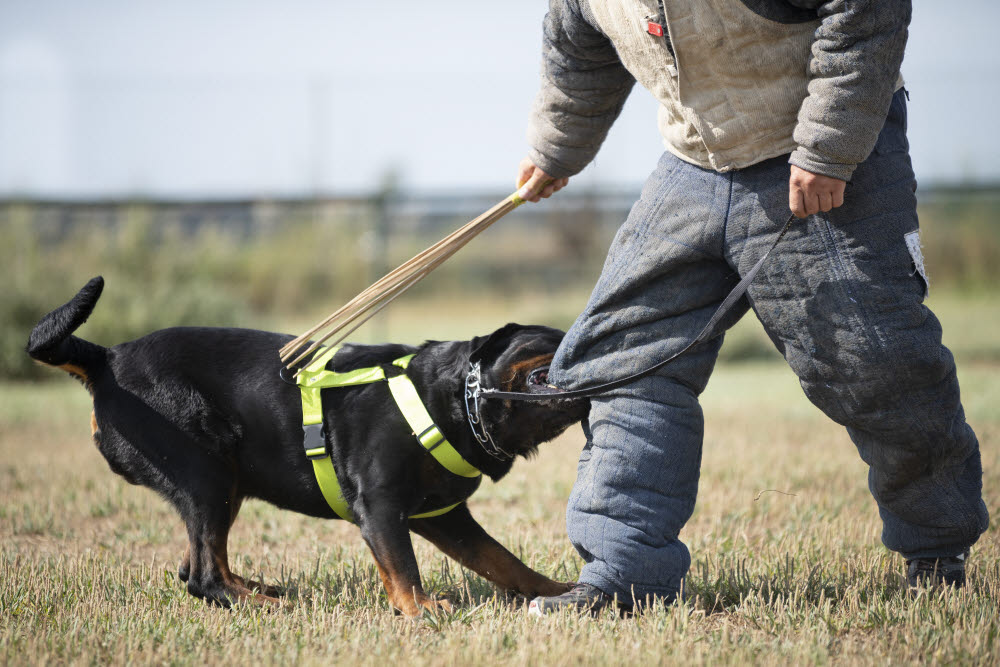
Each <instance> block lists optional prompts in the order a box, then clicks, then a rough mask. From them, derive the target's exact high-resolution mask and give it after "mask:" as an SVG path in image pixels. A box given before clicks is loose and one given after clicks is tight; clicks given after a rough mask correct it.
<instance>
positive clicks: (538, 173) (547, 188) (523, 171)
mask: <svg viewBox="0 0 1000 667" xmlns="http://www.w3.org/2000/svg"><path fill="white" fill-rule="evenodd" d="M567 183H569V179H568V178H552V177H551V176H549V175H548V174H546V173H545V172H544V171H542V170H541V169H539V168H538V167H536V166H535V163H534V162H532V161H531V158H527V157H526V158H524V159H523V160H521V164H519V165H518V167H517V187H519V188H520V190H518V191H517V194H518V196H519V197H520V198H521V199H523V200H525V201H532V202H537V201H538V200H540V199H542V198H543V197H544V198H546V199H548V198H549V197H551V196H552V195H553V194H554V193H556V192H559V191H560V190H562V189H563V188H564V187H566V184H567Z"/></svg>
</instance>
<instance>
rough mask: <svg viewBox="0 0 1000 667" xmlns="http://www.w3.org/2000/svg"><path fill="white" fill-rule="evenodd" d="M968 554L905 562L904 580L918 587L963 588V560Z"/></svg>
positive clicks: (915, 559) (913, 586)
mask: <svg viewBox="0 0 1000 667" xmlns="http://www.w3.org/2000/svg"><path fill="white" fill-rule="evenodd" d="M968 556H969V552H965V553H964V554H961V555H959V556H955V557H948V558H914V559H913V560H908V561H906V580H907V581H908V582H909V584H910V586H911V587H912V588H917V587H919V586H931V587H935V586H954V587H955V588H961V587H962V586H965V559H966V558H968Z"/></svg>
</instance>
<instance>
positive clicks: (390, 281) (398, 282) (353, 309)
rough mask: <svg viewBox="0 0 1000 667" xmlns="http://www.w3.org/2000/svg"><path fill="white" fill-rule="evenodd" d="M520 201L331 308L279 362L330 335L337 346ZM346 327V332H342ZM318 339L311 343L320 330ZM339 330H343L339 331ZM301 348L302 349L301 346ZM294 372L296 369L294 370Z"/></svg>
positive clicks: (294, 360) (508, 202) (291, 360)
mask: <svg viewBox="0 0 1000 667" xmlns="http://www.w3.org/2000/svg"><path fill="white" fill-rule="evenodd" d="M523 203H524V200H523V199H521V197H519V196H518V194H517V193H516V192H515V193H514V194H512V195H510V196H509V197H507V198H506V199H504V200H503V201H501V202H500V203H498V204H496V205H495V206H493V207H492V208H490V209H489V210H488V211H486V212H485V213H483V214H482V215H480V216H479V217H477V218H475V219H473V220H470V221H469V222H467V223H466V224H464V225H463V226H461V227H459V228H458V229H456V230H455V231H454V232H452V233H451V234H449V235H448V236H446V237H444V238H443V239H441V240H440V241H438V242H437V243H435V244H434V245H432V246H431V247H429V248H427V249H426V250H424V251H423V252H421V253H418V254H417V255H414V256H413V257H411V258H410V259H409V260H407V261H406V262H404V263H403V264H401V265H400V266H398V267H396V268H395V269H394V270H392V271H390V272H389V273H387V274H386V275H384V276H383V277H382V278H380V279H379V280H377V281H376V282H375V283H374V284H373V285H371V286H370V287H369V288H368V289H366V290H365V291H363V292H361V294H359V295H357V296H356V297H354V298H353V299H351V300H350V301H348V302H347V304H346V305H344V306H343V307H341V308H340V309H338V310H336V311H334V312H333V313H332V314H331V315H330V316H329V317H327V318H326V319H324V320H323V321H322V322H319V323H318V324H316V325H315V326H314V327H312V328H311V329H309V330H308V331H306V332H305V333H303V334H302V335H301V336H298V337H297V338H295V339H294V340H291V341H289V342H288V343H287V344H286V345H285V346H284V347H282V348H281V350H280V355H281V361H282V363H283V364H284V365H285V366H287V367H288V368H289V369H291V368H294V367H295V366H296V365H297V364H298V363H299V362H301V361H303V360H304V359H307V358H308V357H309V356H310V355H311V354H312V353H313V352H315V351H316V350H317V349H318V348H319V346H320V345H322V344H323V343H325V342H326V341H328V340H330V339H331V338H333V337H334V336H338V334H340V335H339V336H338V337H337V338H335V339H334V341H333V342H332V343H330V344H331V345H337V344H338V343H340V342H342V341H343V340H344V339H346V338H347V337H348V336H350V335H351V334H352V333H354V332H355V331H357V330H358V328H359V327H361V326H362V325H363V324H364V323H365V322H367V321H368V320H370V319H371V318H372V317H374V316H375V315H376V314H377V313H378V312H379V311H380V310H382V309H383V308H385V307H386V306H388V305H389V304H390V303H391V302H392V301H393V300H394V299H395V298H396V297H398V296H400V295H401V294H403V293H404V292H405V291H406V290H408V289H410V288H411V287H413V286H414V285H416V284H417V283H418V282H420V281H421V280H422V279H423V278H424V277H426V276H427V275H428V274H429V273H430V272H431V271H433V270H434V269H436V268H437V267H439V266H440V265H441V264H443V263H444V262H445V260H447V259H448V258H449V257H451V256H452V255H454V254H455V253H456V252H458V251H459V250H461V249H462V247H463V246H465V244H466V243H468V242H469V241H471V240H472V239H474V238H475V237H476V236H478V235H479V233H480V232H482V231H483V230H485V229H486V228H487V227H489V226H490V225H492V224H493V223H494V222H496V221H497V220H499V219H500V218H502V217H503V216H505V215H507V214H508V213H510V212H511V211H513V210H514V209H515V208H517V207H518V206H520V205H521V204H523ZM345 329H347V331H344V330H345ZM324 331H325V333H322V335H320V337H319V338H318V339H316V340H315V341H313V342H311V343H310V341H312V339H313V337H315V336H316V335H317V334H319V333H320V332H324ZM341 332H343V333H341ZM303 348H304V349H303ZM295 374H296V375H298V372H296V373H295Z"/></svg>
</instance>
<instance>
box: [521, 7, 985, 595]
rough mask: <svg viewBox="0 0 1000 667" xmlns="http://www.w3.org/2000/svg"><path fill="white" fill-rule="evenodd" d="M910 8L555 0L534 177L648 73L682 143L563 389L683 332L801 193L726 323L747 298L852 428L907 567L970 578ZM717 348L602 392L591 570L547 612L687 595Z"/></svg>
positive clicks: (648, 359)
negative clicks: (909, 135)
mask: <svg viewBox="0 0 1000 667" xmlns="http://www.w3.org/2000/svg"><path fill="white" fill-rule="evenodd" d="M909 18H910V3H909V2H906V1H902V0H882V1H881V2H880V1H879V0H858V1H854V2H846V0H829V1H825V2H824V1H821V0H787V1H785V0H700V1H698V2H695V1H694V0H662V1H660V2H657V1H656V0H551V3H550V8H549V13H548V14H547V16H546V18H545V30H544V50H543V51H544V55H543V83H542V88H541V91H540V93H539V95H538V98H537V101H536V105H535V109H534V113H533V117H532V120H531V124H530V128H529V132H528V135H529V141H530V144H531V151H530V153H529V156H528V157H527V158H526V159H525V160H524V161H523V162H522V163H521V166H520V170H519V183H524V186H523V188H522V190H521V193H522V196H523V197H524V198H526V199H530V200H531V201H538V200H539V199H540V198H542V197H548V196H550V195H551V194H552V193H554V192H556V191H557V190H559V189H561V188H562V187H564V186H565V185H566V183H567V179H568V178H569V177H570V176H572V175H574V174H576V173H577V172H579V171H580V170H581V169H583V168H584V167H585V166H586V165H587V164H588V163H589V162H590V160H591V159H592V158H593V157H594V155H595V153H596V152H597V150H598V148H599V147H600V144H601V142H602V141H603V140H604V137H605V136H606V134H607V132H608V129H609V128H610V126H611V124H612V123H613V122H614V120H615V118H616V117H617V116H618V113H619V112H620V110H621V108H622V105H623V104H624V102H625V98H626V97H627V96H628V94H629V91H630V90H631V88H632V85H633V82H634V81H636V80H637V81H639V83H640V84H642V85H643V86H644V87H646V88H647V89H648V90H649V91H650V92H652V94H653V95H654V96H655V97H656V98H657V99H658V100H659V102H660V103H661V107H660V111H659V128H660V132H661V134H662V136H663V140H664V143H665V145H666V148H667V152H666V153H665V154H664V155H663V157H662V158H661V160H660V162H659V165H658V166H657V168H656V170H655V171H654V172H653V174H652V176H650V178H649V180H648V181H647V182H646V184H645V186H644V188H643V190H642V195H641V196H640V198H639V201H638V202H637V203H636V205H635V206H634V207H633V209H632V211H631V213H630V214H629V216H628V219H627V220H626V222H625V223H624V225H623V226H622V227H621V229H620V230H619V231H618V233H617V235H616V237H615V239H614V242H613V243H612V246H611V249H610V251H609V254H608V258H607V261H606V263H605V266H604V270H603V272H602V274H601V277H600V280H599V281H598V283H597V286H596V287H595V289H594V292H593V294H592V296H591V298H590V301H589V303H588V304H587V307H586V310H585V311H584V312H583V314H581V315H580V317H579V319H578V320H577V321H576V323H575V324H574V325H573V327H572V328H571V329H570V331H569V333H568V334H567V336H566V338H565V340H564V342H563V344H562V346H561V347H560V349H559V352H558V353H557V355H556V358H555V360H554V361H553V363H552V369H551V372H550V377H551V378H552V379H553V381H554V382H555V383H556V384H557V385H559V386H561V387H563V388H567V389H572V388H576V387H581V386H588V385H593V384H596V383H600V382H605V381H609V380H613V379H616V378H618V377H622V376H624V375H626V374H630V373H633V372H636V371H638V370H640V369H642V368H644V367H646V366H649V365H651V364H652V363H653V362H655V361H657V360H659V359H664V358H666V357H667V356H669V355H670V354H671V353H673V352H675V351H677V350H679V349H681V347H682V346H683V345H684V344H685V341H687V340H690V339H691V338H692V337H694V336H695V335H696V334H697V332H698V331H699V330H700V329H701V328H702V327H703V326H704V325H705V323H706V322H707V321H708V319H709V318H710V317H711V315H712V313H713V312H714V311H715V309H716V307H717V306H718V304H719V303H720V302H721V301H722V300H723V299H724V297H725V296H726V294H727V293H728V292H729V290H730V289H731V288H732V287H733V285H734V284H735V282H736V281H738V280H739V275H743V274H745V273H746V271H747V270H748V269H749V268H750V267H751V266H753V264H754V263H755V262H756V261H757V259H758V258H759V257H760V256H761V254H762V253H763V252H764V251H765V250H766V248H767V247H768V246H769V245H770V243H771V242H772V241H773V239H774V238H775V235H776V234H777V233H778V231H779V230H780V228H781V227H782V226H783V224H784V223H785V221H786V220H787V218H788V217H789V211H791V212H792V213H794V214H795V216H797V217H799V218H802V219H801V220H798V221H796V222H795V223H794V224H793V226H792V227H791V229H790V230H789V232H788V234H787V236H786V237H785V238H784V239H783V240H782V241H781V243H780V244H779V245H778V247H777V248H776V249H775V251H774V253H773V254H772V255H771V257H770V258H769V259H768V261H767V263H766V264H765V265H764V267H763V269H762V270H761V272H760V274H759V275H758V276H757V278H756V280H755V281H754V282H753V284H752V285H751V287H750V289H749V291H748V293H747V298H745V299H744V300H743V301H742V302H741V303H740V304H739V305H738V306H737V307H736V308H735V309H734V312H733V313H732V315H731V316H729V317H728V318H727V319H726V320H725V321H724V323H723V324H724V325H726V326H728V325H731V324H733V323H734V322H735V321H736V320H737V319H738V318H739V317H740V316H742V315H743V314H744V313H745V312H746V310H747V309H748V308H750V307H752V308H753V310H754V312H755V314H756V315H757V317H758V318H759V319H760V321H761V322H762V323H763V325H764V327H765V329H766V330H767V332H768V334H769V336H770V337H771V339H772V340H773V341H774V344H775V345H776V346H777V347H778V349H779V350H780V351H781V352H782V354H783V355H784V357H785V359H786V360H787V361H788V363H789V364H790V365H791V367H792V369H793V370H794V371H795V373H796V374H797V375H798V377H799V380H800V383H801V385H802V387H803V389H804V390H805V392H806V394H807V396H808V397H809V399H810V400H811V401H812V402H813V403H815V404H816V405H817V406H818V407H819V408H820V409H822V410H823V411H824V412H825V413H826V414H827V415H828V416H829V417H830V418H832V419H834V420H835V421H837V422H838V423H841V424H843V425H845V426H846V427H847V430H848V433H849V434H850V437H851V438H852V440H853V441H854V443H855V444H856V445H857V448H858V452H859V453H860V455H861V457H862V458H863V459H864V461H865V462H866V463H867V464H868V465H869V466H870V470H869V487H870V489H871V492H872V494H873V495H874V497H875V500H876V501H877V503H878V507H879V513H880V515H881V518H882V521H883V526H884V529H883V533H882V540H883V542H884V543H885V545H886V546H887V547H888V548H890V549H892V550H894V551H897V552H899V553H901V554H902V555H903V557H904V558H905V559H906V560H907V563H908V566H907V574H908V578H909V581H910V582H911V584H914V585H916V584H917V583H918V582H920V581H929V582H930V583H942V582H943V583H947V584H953V585H961V584H962V583H964V580H965V574H964V560H965V557H966V555H967V554H968V552H969V548H970V547H971V546H972V544H973V543H975V542H976V540H977V539H978V537H979V535H980V534H981V533H982V532H983V531H984V530H985V529H986V526H987V523H988V515H987V511H986V506H985V504H984V503H983V500H982V496H981V491H982V468H981V463H980V456H979V445H978V442H977V440H976V436H975V434H974V433H973V431H972V429H971V428H970V427H969V426H968V424H966V422H965V417H964V413H963V410H962V406H961V403H960V401H959V389H958V382H957V380H956V377H955V365H954V362H953V360H952V357H951V354H950V353H949V352H948V350H947V349H946V348H944V347H943V346H942V345H941V329H940V326H939V324H938V321H937V319H936V318H935V317H934V315H933V314H932V313H931V312H930V311H929V310H928V309H927V308H926V307H925V306H924V305H923V300H924V297H925V294H926V288H927V277H926V274H925V273H924V267H923V258H922V256H921V252H920V242H919V237H918V233H917V215H916V199H915V196H914V191H915V189H916V183H915V180H914V177H913V172H912V169H911V166H910V160H909V155H908V143H907V140H906V132H905V130H906V99H905V97H904V93H905V91H904V90H903V89H902V80H901V77H900V74H899V68H900V63H901V62H902V59H903V50H904V46H905V43H906V33H907V25H908V23H909ZM721 344H722V336H721V335H720V336H718V337H716V338H714V339H713V340H710V341H708V342H706V343H704V344H702V345H700V346H698V347H697V348H695V349H693V350H692V351H690V352H689V353H687V354H685V355H683V356H682V357H680V358H679V359H677V360H676V361H675V362H673V363H671V364H669V365H668V366H667V367H666V368H664V369H663V370H661V371H660V372H659V373H657V374H655V375H652V376H650V377H647V378H645V379H642V380H639V381H637V382H635V383H633V384H631V385H629V386H626V387H625V388H622V389H618V390H615V391H613V392H609V393H608V394H606V395H603V396H600V397H598V398H595V399H593V401H592V408H591V412H590V417H589V420H587V422H585V427H584V431H585V434H586V436H587V444H586V446H585V448H584V450H583V453H582V455H581V457H580V463H579V469H578V476H577V480H576V484H575V485H574V488H573V492H572V494H571V496H570V499H569V504H568V508H567V517H566V521H567V527H568V532H569V537H570V540H571V541H572V542H573V544H574V546H575V547H576V549H577V550H578V551H579V553H580V554H581V556H582V557H583V559H584V561H585V565H584V567H583V570H582V571H581V573H580V583H579V584H578V585H577V586H576V587H575V588H574V589H573V590H572V591H570V592H569V593H567V594H565V595H562V596H559V597H554V598H537V599H536V600H534V601H533V602H532V604H531V611H532V612H533V613H545V612H548V611H551V610H553V609H556V608H559V607H563V606H570V607H575V608H578V609H591V610H596V609H600V608H601V607H603V606H605V605H607V604H609V603H611V602H612V601H615V600H616V601H617V603H618V604H620V605H622V606H625V607H626V608H627V607H630V606H632V605H635V604H640V603H644V602H645V601H647V600H650V599H653V598H659V599H663V600H666V601H671V600H674V599H675V598H676V597H677V596H678V594H679V593H680V591H681V582H682V580H683V578H684V576H685V574H686V572H687V570H688V568H689V566H690V562H691V558H690V554H689V552H688V550H687V548H686V547H685V546H684V544H683V543H681V542H680V540H679V539H678V535H679V533H680V530H681V528H682V527H683V526H684V524H685V523H686V521H687V520H688V518H690V516H691V513H692V511H693V509H694V503H695V495H696V493H697V486H698V475H699V465H700V459H701V445H702V434H703V424H702V413H701V408H700V407H699V405H698V395H699V394H700V393H701V392H702V391H703V390H704V388H705V385H706V383H707V381H708V377H709V374H710V373H711V371H712V368H713V366H714V364H715V360H716V356H717V354H718V351H719V348H720V346H721Z"/></svg>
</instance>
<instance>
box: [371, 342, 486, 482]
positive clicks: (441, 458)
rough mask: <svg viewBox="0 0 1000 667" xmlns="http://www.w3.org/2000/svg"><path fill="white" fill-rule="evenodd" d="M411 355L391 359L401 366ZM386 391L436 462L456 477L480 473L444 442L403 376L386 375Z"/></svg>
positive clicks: (472, 475)
mask: <svg viewBox="0 0 1000 667" xmlns="http://www.w3.org/2000/svg"><path fill="white" fill-rule="evenodd" d="M412 358H413V355H412V354H411V355H410V356H408V357H403V358H402V359H397V360H396V361H394V362H392V363H394V364H395V365H397V366H400V367H401V368H406V366H407V364H409V363H410V359H412ZM389 391H391V392H392V397H393V398H394V399H396V405H397V406H399V411H400V412H402V413H403V417H404V418H405V419H406V423H407V424H409V425H410V428H412V429H413V435H415V436H416V437H417V440H418V441H419V442H420V444H421V445H423V447H424V449H426V450H427V451H428V452H430V455H431V456H433V457H434V458H435V459H437V462H438V463H440V464H441V465H442V466H444V467H445V468H447V469H448V471H449V472H452V473H454V474H456V475H458V476H460V477H479V476H480V475H481V474H482V473H481V472H479V469H478V468H476V467H475V466H474V465H472V464H471V463H469V462H468V461H466V460H465V459H463V458H462V455H461V454H459V453H458V450H457V449H455V447H454V446H453V445H452V444H451V443H450V442H448V440H447V439H445V437H444V433H442V432H441V429H439V428H438V427H437V424H435V423H434V420H433V419H432V418H431V416H430V413H428V412H427V408H425V407H424V404H423V401H421V400H420V396H419V395H418V394H417V388H416V387H415V386H414V385H413V382H412V381H411V380H410V378H408V377H407V376H406V375H397V376H396V377H391V378H389Z"/></svg>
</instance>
